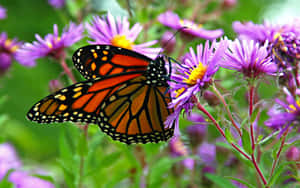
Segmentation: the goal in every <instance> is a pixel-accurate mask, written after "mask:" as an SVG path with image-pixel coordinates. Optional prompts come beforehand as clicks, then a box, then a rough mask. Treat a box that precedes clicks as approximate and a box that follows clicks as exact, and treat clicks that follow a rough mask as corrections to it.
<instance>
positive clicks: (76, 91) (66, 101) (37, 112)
mask: <svg viewBox="0 0 300 188" xmlns="http://www.w3.org/2000/svg"><path fill="white" fill-rule="evenodd" d="M140 75H141V73H135V74H123V75H120V76H109V77H106V78H103V79H96V80H90V81H85V82H79V83H77V84H74V85H71V86H69V87H66V88H63V89H61V90H59V91H57V92H55V93H54V94H51V95H49V96H47V97H45V98H44V99H42V100H41V101H39V102H38V103H36V104H35V105H34V106H33V107H32V108H31V109H30V110H29V112H28V113H27V117H28V119H29V120H31V121H35V122H38V123H52V122H63V121H72V122H85V123H95V122H96V120H97V116H98V115H97V114H96V112H97V109H98V108H99V106H100V105H101V104H102V102H103V101H104V100H105V99H106V98H108V97H109V96H110V95H111V93H112V92H114V91H115V90H116V89H117V88H118V87H120V85H122V84H123V82H126V81H127V80H130V79H132V78H135V77H137V76H140Z"/></svg>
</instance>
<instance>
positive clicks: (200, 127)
mask: <svg viewBox="0 0 300 188" xmlns="http://www.w3.org/2000/svg"><path fill="white" fill-rule="evenodd" d="M187 119H188V120H189V121H192V122H194V123H195V124H194V125H191V126H188V127H187V128H186V132H187V135H188V137H189V139H190V142H191V145H192V146H193V147H196V146H198V145H199V144H201V143H202V141H203V140H204V138H205V135H206V132H207V126H206V125H207V122H206V121H205V119H204V118H203V116H201V115H200V114H196V113H191V114H190V115H188V116H187Z"/></svg>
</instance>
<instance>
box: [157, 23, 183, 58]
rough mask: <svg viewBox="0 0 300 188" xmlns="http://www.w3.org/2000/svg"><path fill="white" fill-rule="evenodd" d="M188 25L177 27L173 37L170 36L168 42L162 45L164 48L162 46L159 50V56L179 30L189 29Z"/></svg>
mask: <svg viewBox="0 0 300 188" xmlns="http://www.w3.org/2000/svg"><path fill="white" fill-rule="evenodd" d="M187 28H188V27H185V26H184V27H181V28H179V29H177V31H176V32H175V33H174V34H173V36H172V37H171V38H169V39H168V40H167V42H166V43H165V44H164V45H163V46H162V48H161V50H160V51H159V53H158V55H157V56H159V55H160V54H162V52H163V49H165V48H166V46H167V45H168V44H169V42H170V41H171V40H172V39H173V38H174V37H175V36H176V35H177V34H178V33H179V32H181V31H183V30H184V29H187Z"/></svg>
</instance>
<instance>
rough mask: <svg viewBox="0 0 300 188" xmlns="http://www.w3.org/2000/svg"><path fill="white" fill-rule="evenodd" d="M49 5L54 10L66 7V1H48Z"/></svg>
mask: <svg viewBox="0 0 300 188" xmlns="http://www.w3.org/2000/svg"><path fill="white" fill-rule="evenodd" d="M48 3H49V4H50V5H51V6H53V7H54V8H58V9H60V8H62V7H64V6H65V0H48Z"/></svg>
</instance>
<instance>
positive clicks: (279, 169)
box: [268, 161, 295, 186]
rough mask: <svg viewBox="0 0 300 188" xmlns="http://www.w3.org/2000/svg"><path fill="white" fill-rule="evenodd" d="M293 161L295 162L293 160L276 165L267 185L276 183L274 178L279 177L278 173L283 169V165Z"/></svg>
mask: <svg viewBox="0 0 300 188" xmlns="http://www.w3.org/2000/svg"><path fill="white" fill-rule="evenodd" d="M294 163H295V162H294V161H289V162H283V163H281V164H280V165H279V166H278V167H276V168H275V171H274V173H273V176H272V177H271V179H270V181H269V183H268V185H269V186H272V185H273V184H274V183H276V180H277V179H278V178H279V177H280V174H281V173H282V172H283V170H285V168H284V167H286V166H288V165H290V164H294Z"/></svg>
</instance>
